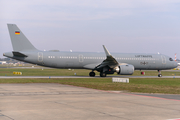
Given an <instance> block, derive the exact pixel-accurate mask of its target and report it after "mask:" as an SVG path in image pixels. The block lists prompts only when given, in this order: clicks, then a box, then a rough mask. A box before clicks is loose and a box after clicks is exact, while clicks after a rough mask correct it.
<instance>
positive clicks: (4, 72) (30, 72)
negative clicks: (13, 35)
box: [0, 68, 180, 76]
mask: <svg viewBox="0 0 180 120" xmlns="http://www.w3.org/2000/svg"><path fill="white" fill-rule="evenodd" d="M13 72H22V75H23V76H73V75H74V73H76V74H77V75H78V76H88V75H89V72H90V70H85V69H74V70H68V69H45V68H43V70H42V69H36V68H34V69H32V68H31V69H27V68H0V76H12V75H13ZM140 73H141V71H139V70H137V71H135V72H134V74H133V75H134V76H139V75H141V74H140ZM96 75H99V73H98V72H96ZM113 75H117V74H116V73H115V74H113ZM157 75H158V72H157V71H145V76H157ZM162 75H163V76H172V75H173V76H174V75H177V76H180V72H177V71H162ZM108 76H109V75H108Z"/></svg>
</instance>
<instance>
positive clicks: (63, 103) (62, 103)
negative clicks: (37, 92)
mask: <svg viewBox="0 0 180 120" xmlns="http://www.w3.org/2000/svg"><path fill="white" fill-rule="evenodd" d="M54 103H56V104H62V105H66V106H69V107H73V108H75V109H83V110H88V111H92V112H97V113H100V114H104V115H108V116H112V117H116V118H121V119H126V120H130V119H127V118H123V117H119V116H116V115H112V114H108V113H105V112H101V111H96V110H91V109H87V108H80V107H75V106H73V105H69V104H67V103H62V102H61V103H60V102H54Z"/></svg>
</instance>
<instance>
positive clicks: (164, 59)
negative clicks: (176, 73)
mask: <svg viewBox="0 0 180 120" xmlns="http://www.w3.org/2000/svg"><path fill="white" fill-rule="evenodd" d="M161 58H162V64H166V57H165V56H163V55H162V56H161Z"/></svg>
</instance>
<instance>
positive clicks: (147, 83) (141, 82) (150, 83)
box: [0, 78, 180, 94]
mask: <svg viewBox="0 0 180 120" xmlns="http://www.w3.org/2000/svg"><path fill="white" fill-rule="evenodd" d="M0 83H59V84H67V85H74V86H81V87H87V88H93V89H99V90H110V91H111V90H113V91H127V92H139V93H165V94H180V79H177V78H130V83H112V80H111V78H85V79H84V78H64V79H31V78H29V79H18V78H16V79H0Z"/></svg>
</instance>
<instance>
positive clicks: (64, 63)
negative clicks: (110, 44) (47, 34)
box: [3, 24, 178, 77]
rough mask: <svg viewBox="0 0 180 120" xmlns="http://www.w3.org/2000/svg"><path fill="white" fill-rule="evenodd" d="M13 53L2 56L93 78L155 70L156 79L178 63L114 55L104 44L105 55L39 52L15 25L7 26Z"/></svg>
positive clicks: (156, 56)
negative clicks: (82, 72) (80, 71)
mask: <svg viewBox="0 0 180 120" xmlns="http://www.w3.org/2000/svg"><path fill="white" fill-rule="evenodd" d="M7 26H8V30H9V34H10V38H11V42H12V46H13V51H12V52H6V53H4V54H3V56H6V57H9V58H12V59H16V60H19V61H24V62H27V63H32V64H37V65H40V66H46V67H51V68H64V69H66V68H67V69H69V68H71V69H89V70H92V71H91V72H90V73H89V76H91V77H94V76H95V72H94V71H98V72H100V77H106V75H107V74H114V73H117V74H118V75H132V74H133V73H134V70H157V71H158V72H159V73H158V77H162V74H161V70H166V69H172V68H176V67H177V66H178V64H177V63H176V62H175V61H174V60H173V59H172V58H170V57H168V56H166V55H163V54H145V53H113V55H111V54H110V52H109V51H108V50H107V48H106V47H105V46H104V45H103V48H104V52H105V54H104V53H96V52H62V51H57V50H56V51H41V50H38V49H36V48H35V47H34V46H33V45H32V44H31V42H30V41H29V40H28V39H27V38H26V37H25V35H24V34H23V32H22V31H21V30H20V29H19V28H18V27H17V25H16V24H7Z"/></svg>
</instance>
